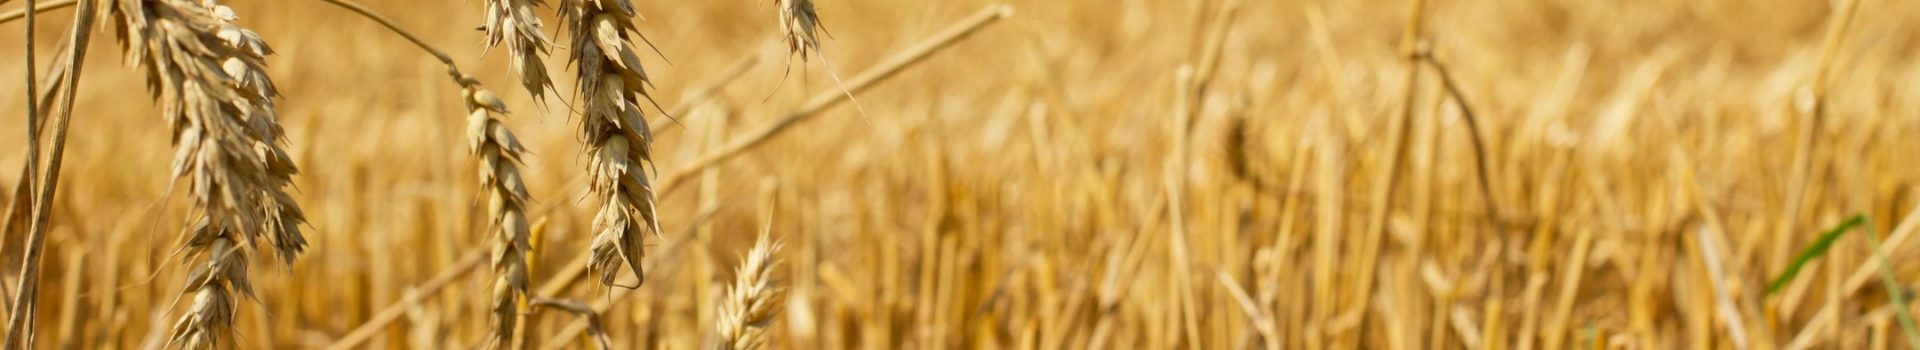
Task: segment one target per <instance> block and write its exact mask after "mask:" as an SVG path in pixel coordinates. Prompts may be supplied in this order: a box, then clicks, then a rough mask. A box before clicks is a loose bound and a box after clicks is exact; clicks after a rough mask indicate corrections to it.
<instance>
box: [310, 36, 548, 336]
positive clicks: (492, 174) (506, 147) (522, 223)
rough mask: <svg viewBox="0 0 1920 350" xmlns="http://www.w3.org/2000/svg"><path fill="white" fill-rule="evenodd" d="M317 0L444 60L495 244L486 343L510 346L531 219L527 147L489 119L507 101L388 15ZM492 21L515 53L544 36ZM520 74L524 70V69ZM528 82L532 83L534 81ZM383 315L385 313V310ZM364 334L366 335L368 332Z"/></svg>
mask: <svg viewBox="0 0 1920 350" xmlns="http://www.w3.org/2000/svg"><path fill="white" fill-rule="evenodd" d="M321 1H324V2H327V3H330V4H334V5H337V6H340V7H342V8H346V9H348V10H350V11H353V12H354V13H357V14H359V15H361V16H363V17H366V18H368V19H371V20H373V21H374V22H379V23H380V24H381V25H384V26H386V27H387V29H389V30H391V31H393V32H394V33H395V34H399V35H400V36H402V37H405V38H406V39H407V40H409V41H412V42H413V43H414V44H415V45H418V46H420V49H421V50H423V51H426V52H427V53H428V54H431V55H433V56H434V58H436V59H439V60H440V62H441V63H443V64H445V65H446V66H447V75H448V76H449V77H452V78H453V81H454V83H455V84H459V85H460V96H461V101H462V104H463V105H464V106H466V109H467V148H468V149H469V150H470V151H471V152H472V153H473V155H474V157H475V158H478V160H479V168H480V169H479V170H480V185H481V187H482V190H483V191H484V192H485V194H484V196H486V200H487V214H488V218H487V230H488V231H489V232H490V234H489V235H488V236H490V237H492V239H493V243H494V244H493V245H492V253H491V254H488V256H490V257H492V258H493V259H492V262H493V264H492V266H493V275H494V279H493V283H492V284H493V293H492V302H491V303H490V304H491V305H490V307H489V312H490V314H491V318H492V320H491V321H489V323H490V324H491V332H489V333H488V335H489V336H488V340H487V341H488V343H489V344H491V345H492V346H493V347H495V348H505V347H511V346H512V345H513V344H514V343H515V342H514V341H513V332H514V329H515V326H516V323H517V322H518V321H519V315H520V314H521V313H522V310H521V305H520V304H521V303H520V301H521V300H525V299H526V297H527V285H528V284H529V282H528V281H527V270H528V267H527V254H528V252H531V251H532V246H531V242H530V241H529V238H528V237H529V232H530V226H529V223H530V222H529V221H528V220H527V203H528V202H529V200H530V196H528V194H527V186H526V184H525V181H523V180H522V178H521V173H520V167H519V163H520V159H521V158H520V157H521V154H524V153H526V149H525V148H524V147H522V146H521V145H520V141H519V138H517V137H515V136H514V134H513V131H512V130H509V129H507V126H506V124H503V123H501V122H500V120H499V119H495V118H494V117H493V115H494V114H496V113H497V114H507V106H506V103H504V102H502V101H501V100H500V97H499V96H498V95H496V94H494V93H493V92H492V91H489V90H487V89H486V88H485V87H483V86H482V84H481V83H480V80H479V79H476V78H474V77H473V76H471V75H467V74H465V73H461V72H460V67H459V66H458V65H455V64H454V63H453V58H452V57H451V56H448V55H447V54H446V52H445V51H441V50H440V49H439V48H436V47H433V45H430V44H427V42H426V41H424V40H421V39H420V38H419V37H418V36H415V35H413V33H411V32H408V31H406V30H404V29H401V28H400V26H399V25H398V24H395V23H393V21H392V20H389V19H387V18H386V16H381V15H380V14H379V13H375V12H373V11H372V10H369V9H367V8H366V7H364V6H360V4H358V3H354V2H352V1H348V0H321ZM510 1H512V2H514V3H518V4H523V5H529V7H527V8H515V9H509V10H507V11H509V12H511V13H510V14H511V15H513V16H519V15H525V16H527V17H532V16H533V13H532V8H531V7H530V5H531V4H537V3H538V1H537V0H534V1H531V2H529V1H528V0H510ZM495 2H496V1H495V0H489V1H488V3H489V5H495V4H494V3H495ZM489 9H490V10H491V9H493V8H491V7H490V8H489ZM493 15H495V14H493V13H489V16H490V17H491V16H493ZM496 24H504V25H509V26H511V28H507V29H503V30H504V33H506V34H514V36H516V37H517V38H516V39H515V40H516V41H515V43H516V44H510V45H509V49H510V50H513V51H516V52H518V50H519V49H523V48H525V47H522V46H517V45H520V44H528V43H529V42H522V41H518V40H521V39H526V40H532V41H531V43H532V44H536V45H537V44H540V43H544V41H545V38H544V37H539V35H540V34H539V32H538V28H539V19H538V18H533V19H531V20H527V19H525V18H521V17H513V18H506V19H500V18H489V20H488V25H489V26H493V25H496ZM528 28H531V29H533V30H532V33H531V34H527V33H524V32H523V30H526V29H528ZM492 29H493V28H491V27H490V30H489V32H488V42H489V44H493V43H494V41H493V40H494V39H495V38H494V37H493V35H495V34H499V33H495V32H493V31H492ZM515 33H519V34H515ZM526 35H531V36H534V37H537V39H527V38H525V36H526ZM539 50H542V51H544V50H545V47H544V46H540V47H539ZM522 58H525V57H522V56H516V57H515V60H516V63H515V64H514V65H515V66H516V67H515V68H516V69H521V68H522V67H520V66H521V62H517V60H519V59H522ZM533 59H535V61H534V62H533V63H534V66H533V67H534V68H531V69H541V71H540V72H538V73H537V74H538V77H539V79H540V80H541V81H544V80H545V79H546V73H545V71H544V68H540V66H539V61H538V60H537V59H538V57H533ZM523 73H526V72H525V71H523ZM527 74H532V73H527ZM523 77H524V76H523ZM528 82H529V83H532V82H533V81H528ZM542 86H544V84H541V85H532V84H530V85H529V86H528V89H529V91H530V92H533V93H534V94H535V96H538V95H539V93H540V88H541V87H542ZM382 314H383V315H384V314H385V313H382ZM353 334H355V335H359V334H363V333H362V332H360V331H359V330H356V331H355V332H354V333H353ZM367 334H368V335H370V333H367Z"/></svg>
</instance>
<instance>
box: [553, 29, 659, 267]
mask: <svg viewBox="0 0 1920 350" xmlns="http://www.w3.org/2000/svg"><path fill="white" fill-rule="evenodd" d="M562 7H563V8H564V10H563V11H564V12H565V14H564V16H565V18H566V21H567V24H568V25H569V27H571V34H572V35H573V58H572V59H573V64H574V65H575V66H576V69H577V70H578V73H579V80H578V82H576V83H575V84H576V85H577V89H578V94H579V99H580V103H581V105H582V107H583V108H584V110H583V111H582V112H581V113H582V114H583V116H582V117H581V118H580V133H581V137H582V138H583V139H584V140H585V142H586V148H587V152H588V153H590V154H591V155H592V157H593V160H592V164H591V165H590V166H591V169H590V170H589V172H590V175H589V176H591V178H592V181H593V185H592V190H593V193H594V195H595V196H597V197H599V198H600V201H601V206H600V212H599V214H598V215H596V216H595V217H594V219H593V226H594V230H595V231H596V232H598V233H597V234H596V235H595V237H594V238H593V246H592V255H591V256H592V257H591V258H590V259H591V260H590V261H589V263H588V264H589V265H590V266H592V269H593V270H596V271H598V272H599V275H600V284H601V285H605V286H618V287H622V288H637V287H639V285H640V283H642V282H644V280H643V279H642V277H641V276H643V275H644V273H643V270H641V267H640V258H641V256H642V252H641V248H642V246H641V245H642V242H641V241H642V240H643V239H644V238H645V235H644V233H647V232H651V233H654V234H656V235H657V234H659V232H660V223H659V221H658V220H657V219H656V216H655V214H654V212H655V211H654V200H653V187H652V184H651V183H650V182H649V180H648V179H647V176H646V172H645V171H644V169H642V168H641V164H642V163H649V164H650V163H651V162H652V155H653V149H652V147H653V146H652V144H653V135H652V133H651V132H650V131H649V129H648V128H647V120H646V118H644V117H643V116H642V113H641V110H640V109H641V105H640V102H641V101H642V100H645V101H647V103H649V104H653V97H652V96H650V95H649V94H648V93H647V88H649V87H651V85H652V82H650V81H649V80H648V79H647V75H646V72H645V71H644V70H643V69H642V68H641V66H640V59H639V56H638V55H636V54H635V53H634V51H635V50H634V45H633V39H635V38H636V37H638V36H639V33H638V31H637V30H635V29H634V27H633V21H632V20H633V18H634V17H636V16H638V13H637V12H635V10H634V8H633V3H632V2H629V1H628V0H568V1H567V2H566V3H565V5H562ZM639 39H641V40H645V38H644V37H640V38H639ZM656 107H657V104H656ZM623 265H624V266H625V267H626V268H627V269H629V270H631V271H632V273H633V276H634V280H635V282H634V284H633V285H619V284H618V283H616V282H615V280H616V279H617V277H618V276H619V271H620V269H621V267H622V266H623Z"/></svg>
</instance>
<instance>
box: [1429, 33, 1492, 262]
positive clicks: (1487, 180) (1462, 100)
mask: <svg viewBox="0 0 1920 350" xmlns="http://www.w3.org/2000/svg"><path fill="white" fill-rule="evenodd" d="M1418 54H1419V57H1420V58H1421V60H1424V61H1426V62H1427V64H1428V65H1430V66H1433V71H1434V72H1435V74H1437V75H1439V76H1440V83H1441V86H1445V87H1446V88H1447V94H1448V95H1452V96H1453V101H1454V102H1456V103H1459V104H1460V115H1461V116H1462V117H1464V119H1466V121H1467V136H1468V138H1469V139H1471V140H1472V141H1473V165H1474V167H1475V169H1477V170H1478V171H1479V175H1480V176H1479V177H1478V179H1479V180H1480V199H1481V201H1482V202H1485V204H1486V208H1487V209H1486V214H1487V223H1488V224H1489V225H1493V227H1494V229H1495V230H1499V229H1501V228H1502V227H1505V225H1504V224H1502V223H1503V222H1504V220H1505V219H1503V218H1504V217H1503V216H1501V214H1500V203H1499V202H1496V201H1494V198H1496V196H1494V195H1493V180H1492V179H1491V178H1492V177H1493V172H1492V171H1491V170H1488V169H1487V143H1486V141H1484V140H1482V139H1481V136H1480V122H1479V118H1477V117H1475V116H1474V114H1473V106H1472V105H1470V104H1468V103H1467V95H1466V94H1464V93H1462V92H1461V89H1460V85H1459V84H1458V83H1455V82H1454V80H1453V75H1452V74H1451V73H1449V72H1448V71H1447V66H1446V65H1444V64H1441V63H1440V59H1439V58H1436V57H1433V53H1432V52H1430V51H1426V50H1422V51H1420V52H1418Z"/></svg>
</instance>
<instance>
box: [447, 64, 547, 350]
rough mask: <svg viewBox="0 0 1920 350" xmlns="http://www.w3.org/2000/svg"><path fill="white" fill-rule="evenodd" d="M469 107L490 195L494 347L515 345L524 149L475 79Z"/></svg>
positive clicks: (525, 244)
mask: <svg viewBox="0 0 1920 350" xmlns="http://www.w3.org/2000/svg"><path fill="white" fill-rule="evenodd" d="M460 83H461V85H462V89H461V96H462V97H464V100H465V101H466V106H467V147H468V148H469V149H470V150H471V151H472V152H473V155H474V157H476V158H479V161H480V169H479V170H480V186H481V187H482V188H483V190H484V191H485V192H486V194H485V196H486V198H487V213H488V214H489V216H488V230H489V231H492V235H491V236H492V237H493V242H494V245H493V254H492V257H493V275H494V281H493V303H492V309H491V311H492V313H493V321H492V329H493V332H492V333H491V335H492V338H491V339H490V340H489V341H490V342H492V343H493V344H494V346H495V347H505V346H509V345H511V344H512V340H513V330H514V323H515V322H516V321H517V319H518V316H519V313H520V302H519V300H520V299H521V298H524V297H525V296H526V295H527V283H528V282H527V252H529V251H531V248H532V246H531V245H530V244H529V243H530V242H529V241H528V238H527V237H528V234H527V232H528V223H529V222H528V221H527V210H526V207H527V206H526V205H527V200H528V195H527V186H526V184H525V183H524V182H523V181H522V180H521V178H520V168H519V166H518V164H519V163H520V155H521V154H522V153H525V152H526V149H525V148H523V147H521V146H520V141H519V139H518V138H516V137H514V136H513V131H511V130H508V129H507V126H506V124H501V123H500V120H498V119H494V118H493V114H494V113H500V114H506V113H507V108H506V104H504V103H502V102H501V101H500V97H499V96H497V95H494V93H493V92H491V91H488V90H486V89H484V88H482V87H481V86H480V83H479V82H478V81H475V80H473V79H472V78H471V77H461V78H460Z"/></svg>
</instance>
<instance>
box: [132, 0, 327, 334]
mask: <svg viewBox="0 0 1920 350" xmlns="http://www.w3.org/2000/svg"><path fill="white" fill-rule="evenodd" d="M109 1H113V4H112V5H111V6H103V7H102V11H103V12H104V13H105V14H107V15H109V16H111V17H112V18H113V19H114V22H115V23H117V24H118V29H119V30H118V32H117V34H118V37H119V39H120V43H121V45H122V48H123V51H124V52H125V54H126V58H127V61H129V62H135V63H137V64H138V65H139V66H140V67H142V68H144V69H145V70H146V73H147V82H148V86H149V88H150V90H151V92H152V93H153V95H154V98H155V99H156V101H157V103H159V104H160V105H161V110H162V115H163V116H164V117H165V118H166V120H167V122H168V123H169V124H170V125H171V126H172V129H173V131H174V136H173V145H174V148H175V153H174V159H173V170H172V171H173V177H174V178H175V179H181V178H186V179H188V180H189V181H188V182H189V184H190V185H189V186H190V191H191V194H192V197H193V209H194V212H195V213H196V216H197V219H196V220H195V221H194V223H193V225H192V226H191V227H190V228H189V229H188V230H186V235H187V237H186V238H185V241H186V245H185V246H183V247H181V249H182V250H183V251H185V252H187V253H188V256H190V257H204V258H205V259H206V260H205V263H203V264H199V265H198V266H196V267H195V268H194V269H193V270H192V271H191V272H190V273H189V275H188V276H189V277H188V280H187V285H186V287H185V288H184V289H183V290H182V291H181V292H182V293H183V294H185V293H192V295H193V304H192V306H191V307H190V308H189V309H188V311H187V313H186V314H185V315H182V316H181V318H180V320H179V321H178V322H176V323H175V324H174V327H173V336H172V337H171V338H170V343H172V344H180V345H182V346H186V347H192V348H207V347H215V346H219V344H221V339H222V334H223V333H225V332H227V331H229V330H230V329H231V326H232V324H231V323H232V320H233V314H234V309H235V308H234V294H239V295H242V296H247V297H249V298H251V297H252V296H253V289H252V286H251V284H250V283H249V282H248V280H247V259H248V256H249V255H252V254H254V250H255V247H257V246H258V245H259V244H261V243H262V241H265V242H264V243H265V244H267V245H268V246H270V247H272V248H273V251H274V253H275V254H276V255H278V256H279V258H280V260H281V261H282V262H284V263H286V264H288V266H289V267H291V264H292V263H293V260H294V258H295V256H297V255H299V253H300V252H301V251H302V250H304V249H305V248H306V245H307V242H306V239H305V238H303V237H302V236H301V235H300V228H299V226H300V225H301V224H302V223H305V222H306V218H305V216H304V215H303V214H302V213H301V211H300V207H299V206H298V205H297V204H296V203H294V201H293V199H292V197H289V196H288V195H287V193H286V191H285V190H284V188H285V187H286V186H287V185H289V184H290V182H291V181H292V176H293V175H294V174H295V173H297V172H298V170H297V169H296V168H295V167H294V164H293V161H292V160H291V158H289V157H288V156H287V152H286V151H285V150H284V149H282V148H281V144H282V143H284V142H285V141H284V136H285V135H284V132H283V131H282V130H281V128H280V123H279V118H278V116H276V115H275V114H274V110H275V109H274V105H273V98H275V97H278V95H279V94H278V92H276V91H275V90H274V86H273V81H272V80H271V79H269V78H268V77H267V75H266V72H265V71H264V68H265V66H266V62H265V57H266V56H267V55H269V54H272V52H273V51H272V49H270V48H268V47H267V45H266V44H265V43H264V42H263V41H261V39H260V37H259V35H256V34H254V33H253V31H250V30H247V29H245V28H242V27H240V26H238V25H235V24H234V23H233V20H234V19H236V17H235V16H234V15H233V11H232V9H229V8H227V7H225V6H221V5H219V4H218V3H215V2H214V1H211V0H205V1H199V2H193V1H185V0H109Z"/></svg>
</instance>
